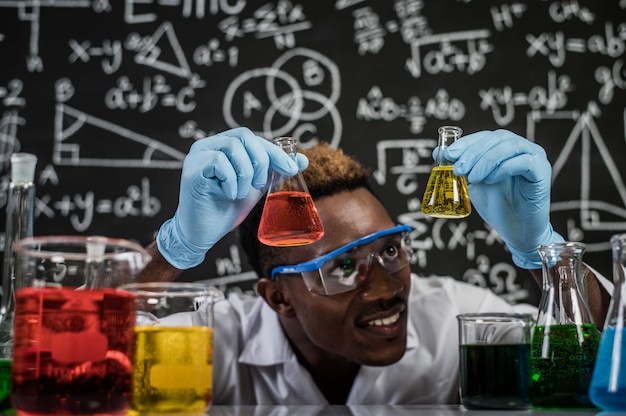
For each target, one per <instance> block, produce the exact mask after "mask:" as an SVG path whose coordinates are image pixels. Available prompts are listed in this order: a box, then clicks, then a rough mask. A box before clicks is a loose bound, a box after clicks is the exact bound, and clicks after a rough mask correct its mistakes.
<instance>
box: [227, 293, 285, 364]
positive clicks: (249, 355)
mask: <svg viewBox="0 0 626 416" xmlns="http://www.w3.org/2000/svg"><path fill="white" fill-rule="evenodd" d="M253 309H254V310H253V311H251V314H250V316H251V317H252V319H250V320H249V321H247V322H246V323H245V324H244V328H243V333H244V339H245V340H246V341H245V345H244V348H243V351H242V352H241V354H240V355H239V362H240V363H244V364H248V365H252V366H271V365H277V364H284V363H286V362H288V361H296V360H297V359H296V355H295V354H294V352H293V350H292V349H291V346H290V345H289V340H288V339H287V337H286V335H285V333H284V331H283V328H282V326H281V325H280V321H279V320H278V315H277V314H276V312H275V311H274V310H273V309H272V308H270V307H269V305H268V304H267V303H265V301H264V300H263V299H262V298H260V297H259V298H258V299H257V300H256V302H255V305H254V307H253ZM268 334H271V336H268Z"/></svg>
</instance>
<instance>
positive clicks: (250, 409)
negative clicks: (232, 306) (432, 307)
mask: <svg viewBox="0 0 626 416" xmlns="http://www.w3.org/2000/svg"><path fill="white" fill-rule="evenodd" d="M572 414H574V415H575V416H595V415H597V416H617V415H621V416H626V412H625V413H621V414H620V413H610V412H602V411H601V410H594V409H581V410H578V409H564V410H484V411H483V410H467V409H465V408H464V407H463V406H460V405H403V406H386V405H359V406H213V407H211V408H210V409H209V411H208V415H209V416H409V415H410V416H416V415H419V416H480V415H488V416H517V415H519V416H533V415H546V416H571V415H572Z"/></svg>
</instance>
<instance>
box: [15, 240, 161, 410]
mask: <svg viewBox="0 0 626 416" xmlns="http://www.w3.org/2000/svg"><path fill="white" fill-rule="evenodd" d="M15 252H16V262H15V282H16V285H15V319H14V322H13V323H14V329H13V330H14V333H15V338H14V345H13V369H12V373H13V374H12V380H11V383H12V384H11V400H12V404H13V407H14V409H15V410H16V411H17V412H18V414H30V415H35V414H37V415H42V414H81V415H85V414H108V415H124V414H126V411H127V410H128V408H129V405H130V398H131V386H132V384H131V382H132V375H133V366H132V359H133V345H134V344H133V341H134V332H133V330H134V326H135V309H134V296H133V295H132V294H131V293H128V292H122V291H119V290H117V289H115V287H116V286H118V285H120V284H123V283H129V282H132V281H134V280H135V278H136V276H137V275H138V273H139V272H140V271H141V270H142V269H143V268H144V267H145V265H146V264H147V262H148V261H149V260H150V256H149V254H148V253H147V252H146V251H145V250H144V249H143V248H142V247H141V246H140V245H138V244H135V243H132V242H130V241H126V240H121V239H112V238H106V237H100V236H40V237H30V238H25V239H21V240H19V241H17V242H16V243H15Z"/></svg>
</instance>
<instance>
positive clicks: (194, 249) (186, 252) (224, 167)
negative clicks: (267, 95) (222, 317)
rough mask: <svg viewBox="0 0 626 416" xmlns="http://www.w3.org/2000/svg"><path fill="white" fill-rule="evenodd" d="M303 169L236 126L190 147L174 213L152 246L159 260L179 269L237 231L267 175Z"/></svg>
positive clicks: (302, 162)
mask: <svg viewBox="0 0 626 416" xmlns="http://www.w3.org/2000/svg"><path fill="white" fill-rule="evenodd" d="M307 166H308V159H307V158H306V156H304V155H303V154H301V153H298V154H297V157H296V161H293V160H292V159H291V157H290V156H289V155H288V154H287V153H285V151H283V150H282V149H281V148H280V147H278V146H276V145H275V144H273V143H272V142H271V141H268V140H266V139H264V138H262V137H259V136H256V135H255V134H254V133H253V132H252V131H250V130H249V129H247V128H244V127H239V128H235V129H232V130H227V131H225V132H222V133H219V134H216V135H215V136H211V137H207V138H204V139H202V140H198V141H197V142H195V143H194V144H193V145H192V146H191V149H190V150H189V154H188V155H187V156H186V157H185V161H184V163H183V170H182V176H181V181H180V195H179V200H178V208H177V209H176V213H175V214H174V217H173V218H171V219H169V220H167V221H165V222H164V223H163V225H162V226H161V228H160V229H159V232H158V234H157V238H156V242H157V246H158V248H159V251H160V252H161V254H162V255H163V257H164V258H165V259H166V260H167V261H168V262H169V263H170V264H171V265H172V266H174V267H176V268H178V269H181V270H185V269H189V268H191V267H194V266H197V265H198V264H200V263H202V261H204V258H205V256H206V253H207V251H208V250H209V249H210V248H211V247H213V245H214V244H215V243H216V242H217V241H219V240H220V239H221V238H222V237H224V236H225V235H226V234H228V233H229V232H230V231H232V230H233V229H234V228H235V227H237V226H238V225H239V224H240V223H241V222H242V221H243V219H244V218H245V217H246V216H247V215H248V214H249V213H250V211H251V210H252V208H253V207H254V206H255V204H256V203H257V202H258V201H259V199H261V197H262V196H263V193H264V191H265V190H266V189H265V188H266V187H267V186H269V175H270V173H271V170H276V171H277V172H280V173H282V174H284V175H287V176H293V175H295V174H296V173H297V172H298V171H301V170H304V169H305V168H306V167H307Z"/></svg>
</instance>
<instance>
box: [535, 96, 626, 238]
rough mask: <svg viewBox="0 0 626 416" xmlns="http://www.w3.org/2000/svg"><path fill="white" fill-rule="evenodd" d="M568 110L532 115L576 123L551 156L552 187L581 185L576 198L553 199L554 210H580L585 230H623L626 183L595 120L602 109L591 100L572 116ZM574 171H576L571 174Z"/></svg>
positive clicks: (539, 119)
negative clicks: (613, 198) (619, 201)
mask: <svg viewBox="0 0 626 416" xmlns="http://www.w3.org/2000/svg"><path fill="white" fill-rule="evenodd" d="M566 113H567V112H555V113H553V114H541V115H538V113H535V115H534V116H533V119H534V121H541V122H542V123H544V122H546V121H547V120H557V121H558V122H560V123H561V124H562V123H563V121H569V122H570V123H572V124H573V126H572V127H571V130H570V132H569V134H568V136H567V139H566V140H565V142H564V143H563V144H562V146H561V148H560V151H559V154H558V155H557V157H556V158H551V159H553V161H552V188H553V189H567V188H571V187H572V185H574V186H577V187H578V188H579V191H578V195H572V196H573V198H571V199H568V200H563V201H553V202H552V204H551V210H552V211H558V210H573V209H574V210H578V211H579V213H580V216H579V218H580V226H581V227H582V229H583V230H595V231H617V230H622V229H624V228H625V227H626V184H625V183H624V180H623V178H622V176H621V175H620V172H619V169H618V167H617V163H616V162H615V160H614V156H615V155H613V154H612V153H611V151H610V150H609V148H608V147H607V145H606V142H605V140H604V138H603V137H602V134H601V132H600V130H599V129H598V126H597V124H596V122H595V120H594V117H595V116H597V115H599V108H598V107H597V105H596V104H595V103H593V102H591V103H590V104H589V106H588V108H587V110H585V111H584V112H577V111H576V112H570V113H571V114H570V115H569V116H568V115H566ZM559 119H560V120H559ZM568 119H569V120H568ZM533 130H534V127H533ZM563 130H564V129H563ZM533 133H534V132H533ZM594 158H595V159H597V158H600V159H601V162H602V163H601V165H602V166H599V164H598V163H597V162H595V163H594ZM572 172H575V173H576V174H575V175H572ZM593 183H601V184H602V186H595V187H594V186H593ZM607 190H608V193H607ZM609 194H610V195H611V197H617V198H619V199H620V200H621V204H622V205H621V206H619V205H616V204H614V203H611V202H607V200H606V199H607V195H609ZM576 196H578V197H579V199H576Z"/></svg>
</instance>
